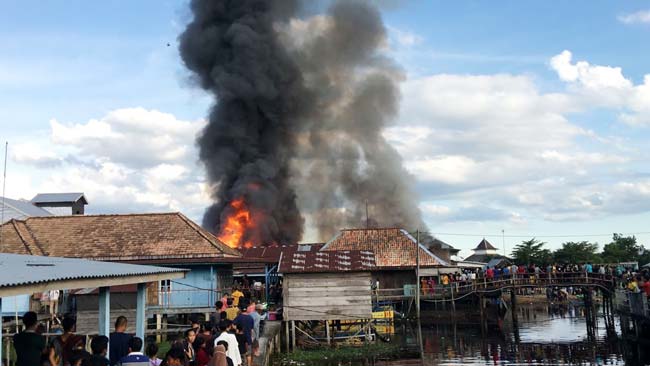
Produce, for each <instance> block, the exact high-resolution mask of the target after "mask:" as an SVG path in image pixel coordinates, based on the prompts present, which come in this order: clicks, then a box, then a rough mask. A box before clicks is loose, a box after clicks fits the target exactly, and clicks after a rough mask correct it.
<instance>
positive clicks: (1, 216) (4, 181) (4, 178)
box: [0, 141, 9, 253]
mask: <svg viewBox="0 0 650 366" xmlns="http://www.w3.org/2000/svg"><path fill="white" fill-rule="evenodd" d="M7 151H9V141H5V167H4V173H3V176H2V213H0V225H3V224H4V222H5V208H6V207H5V188H6V186H7ZM2 231H3V230H2V227H0V253H2V239H3V237H2Z"/></svg>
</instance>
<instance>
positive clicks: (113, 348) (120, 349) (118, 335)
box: [109, 316, 132, 366]
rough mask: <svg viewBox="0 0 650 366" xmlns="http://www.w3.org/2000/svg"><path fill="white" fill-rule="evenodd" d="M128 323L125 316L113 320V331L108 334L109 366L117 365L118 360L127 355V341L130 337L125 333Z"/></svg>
mask: <svg viewBox="0 0 650 366" xmlns="http://www.w3.org/2000/svg"><path fill="white" fill-rule="evenodd" d="M127 326H128V321H127V319H126V317H125V316H119V317H117V319H116V320H115V331H114V332H113V333H111V334H110V347H109V361H110V363H111V366H115V365H117V363H118V362H119V361H120V359H121V358H122V357H124V356H126V355H127V354H129V341H130V340H131V338H132V336H131V335H130V334H127V333H125V332H126V328H127Z"/></svg>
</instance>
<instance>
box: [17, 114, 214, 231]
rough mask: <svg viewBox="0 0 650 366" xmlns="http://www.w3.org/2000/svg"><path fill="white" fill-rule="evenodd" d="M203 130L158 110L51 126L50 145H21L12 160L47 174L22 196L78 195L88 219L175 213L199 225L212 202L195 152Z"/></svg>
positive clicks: (200, 123) (52, 124)
mask: <svg viewBox="0 0 650 366" xmlns="http://www.w3.org/2000/svg"><path fill="white" fill-rule="evenodd" d="M203 126H204V122H203V121H183V120H179V119H177V118H176V117H175V116H173V115H171V114H168V113H163V112H160V111H156V110H147V109H144V108H126V109H118V110H114V111H111V112H109V113H107V114H106V115H105V116H104V117H102V118H99V119H91V120H89V121H85V122H75V123H61V122H59V121H57V120H52V121H50V134H49V141H40V143H24V144H18V145H16V146H14V147H13V148H12V155H11V156H12V161H13V162H15V163H16V164H17V165H19V166H23V167H24V166H36V167H39V168H45V169H48V168H49V170H46V171H44V172H39V173H40V174H38V176H39V178H40V179H39V180H38V181H35V180H32V181H30V182H29V190H30V191H31V192H30V193H23V195H25V196H27V197H29V196H31V195H33V194H35V193H36V192H39V191H48V192H50V191H61V192H63V191H83V192H85V193H86V195H87V196H88V197H89V199H90V201H91V205H90V206H89V207H88V211H89V212H100V213H105V212H151V211H170V210H173V211H183V212H185V213H187V214H188V215H190V216H192V217H193V218H195V219H198V218H200V216H201V215H202V212H203V209H204V207H205V203H206V202H208V201H209V199H208V195H207V189H206V187H205V185H204V183H203V172H202V170H201V168H200V166H199V165H198V164H197V162H196V156H197V152H196V149H195V146H194V140H195V136H196V134H197V132H198V131H199V130H200V129H201V128H202V127H203ZM17 191H19V192H26V191H27V189H25V188H24V187H23V188H22V189H20V190H18V189H17Z"/></svg>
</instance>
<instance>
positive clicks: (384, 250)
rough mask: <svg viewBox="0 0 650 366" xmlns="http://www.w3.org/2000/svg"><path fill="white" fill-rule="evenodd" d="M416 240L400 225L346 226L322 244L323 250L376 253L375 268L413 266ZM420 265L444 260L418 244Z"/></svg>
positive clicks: (434, 263)
mask: <svg viewBox="0 0 650 366" xmlns="http://www.w3.org/2000/svg"><path fill="white" fill-rule="evenodd" d="M415 248H416V240H415V238H413V237H412V236H411V235H410V234H409V233H408V232H407V231H406V230H403V229H399V228H382V229H345V230H341V232H340V233H339V234H338V235H337V236H335V237H334V238H333V239H332V240H330V242H328V243H327V244H325V246H324V247H323V248H322V249H321V250H322V251H330V250H366V251H372V252H374V253H375V257H376V260H377V267H384V268H404V267H406V268H413V267H415V266H416V250H415ZM419 252H420V266H423V267H426V266H429V267H431V266H440V265H447V263H446V262H445V261H444V260H442V259H440V258H439V257H437V256H436V255H434V254H433V253H431V252H430V251H429V250H428V249H426V248H425V247H424V246H423V245H422V243H420V247H419Z"/></svg>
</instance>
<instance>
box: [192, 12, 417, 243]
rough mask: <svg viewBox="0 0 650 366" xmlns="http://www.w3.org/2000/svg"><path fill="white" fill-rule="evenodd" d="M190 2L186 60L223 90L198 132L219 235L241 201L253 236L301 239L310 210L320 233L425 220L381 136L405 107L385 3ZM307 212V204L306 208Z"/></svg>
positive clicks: (213, 88) (210, 221) (208, 221)
mask: <svg viewBox="0 0 650 366" xmlns="http://www.w3.org/2000/svg"><path fill="white" fill-rule="evenodd" d="M271 3H272V1H270V0H237V1H225V0H224V1H213V0H194V1H192V3H191V8H192V12H193V15H194V18H193V20H192V22H191V23H190V24H189V25H188V27H187V29H186V30H185V32H184V33H183V34H182V35H181V36H180V41H181V42H180V44H181V45H180V50H181V56H182V58H183V61H184V62H185V64H186V66H187V67H188V68H189V69H190V70H191V71H193V74H194V76H195V77H196V79H197V82H198V83H199V85H200V86H201V87H202V88H204V89H205V90H208V91H210V92H211V93H213V94H214V96H215V101H216V104H215V106H214V107H213V108H212V110H211V111H210V114H209V117H208V119H209V123H208V125H207V127H206V128H205V130H204V131H203V133H202V134H201V136H200V137H199V139H198V144H199V148H200V159H201V161H202V162H203V163H204V164H205V167H206V170H207V174H208V179H209V182H210V183H211V184H212V186H213V192H212V196H213V199H214V201H215V203H214V204H213V205H212V206H211V207H210V208H209V209H208V210H207V212H206V215H205V217H204V221H203V225H204V226H205V227H207V228H210V229H212V230H213V231H215V232H220V231H221V230H223V226H224V222H225V221H226V219H227V218H228V217H229V216H232V215H233V210H234V208H233V206H232V205H231V202H232V201H233V200H236V199H242V198H243V200H244V202H245V205H246V207H247V208H248V209H249V210H250V212H251V215H252V216H253V218H254V220H253V221H254V222H255V225H254V226H251V227H249V228H248V229H247V230H246V234H245V235H246V236H247V238H246V240H249V241H252V242H253V243H255V244H258V245H259V244H268V243H271V242H276V243H284V242H296V241H299V240H300V238H301V236H302V233H303V225H304V219H303V217H307V218H308V222H309V223H310V225H313V226H314V227H315V228H316V229H317V231H318V234H319V236H320V239H321V240H326V239H329V238H330V237H331V235H333V234H334V233H335V232H336V231H337V230H339V229H341V228H344V227H364V226H365V225H366V203H367V205H368V209H369V216H370V225H371V226H399V227H404V228H406V229H409V230H411V229H414V228H424V224H423V222H422V219H421V214H420V210H419V208H418V205H417V202H418V200H417V197H416V195H415V194H414V191H413V187H412V182H413V177H411V176H410V175H409V174H408V173H407V171H406V170H405V168H404V167H403V166H402V159H401V157H400V156H399V154H398V153H397V151H396V150H395V149H394V148H393V147H392V146H391V145H390V144H388V143H387V142H386V140H385V139H384V138H383V136H382V131H383V129H384V128H385V127H386V126H388V125H389V124H390V123H391V121H392V120H393V119H394V118H395V116H396V113H397V110H398V104H399V88H398V83H399V81H400V80H402V79H403V76H402V73H401V71H400V69H399V68H398V67H397V66H396V65H395V64H394V63H393V62H392V60H390V59H388V58H387V57H386V56H385V54H386V48H387V35H386V29H385V27H384V25H383V23H382V20H381V16H380V13H379V11H378V10H377V9H376V8H375V7H373V6H372V5H370V4H369V3H368V2H364V1H343V0H342V1H338V2H334V3H333V4H332V5H331V6H330V7H329V9H328V11H327V13H326V14H323V15H316V16H313V17H310V18H307V19H301V18H298V16H297V14H298V12H299V10H300V8H299V6H298V5H299V4H298V3H296V2H290V1H280V2H278V3H281V4H282V7H281V8H274V7H272V6H271ZM299 208H300V209H299Z"/></svg>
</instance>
